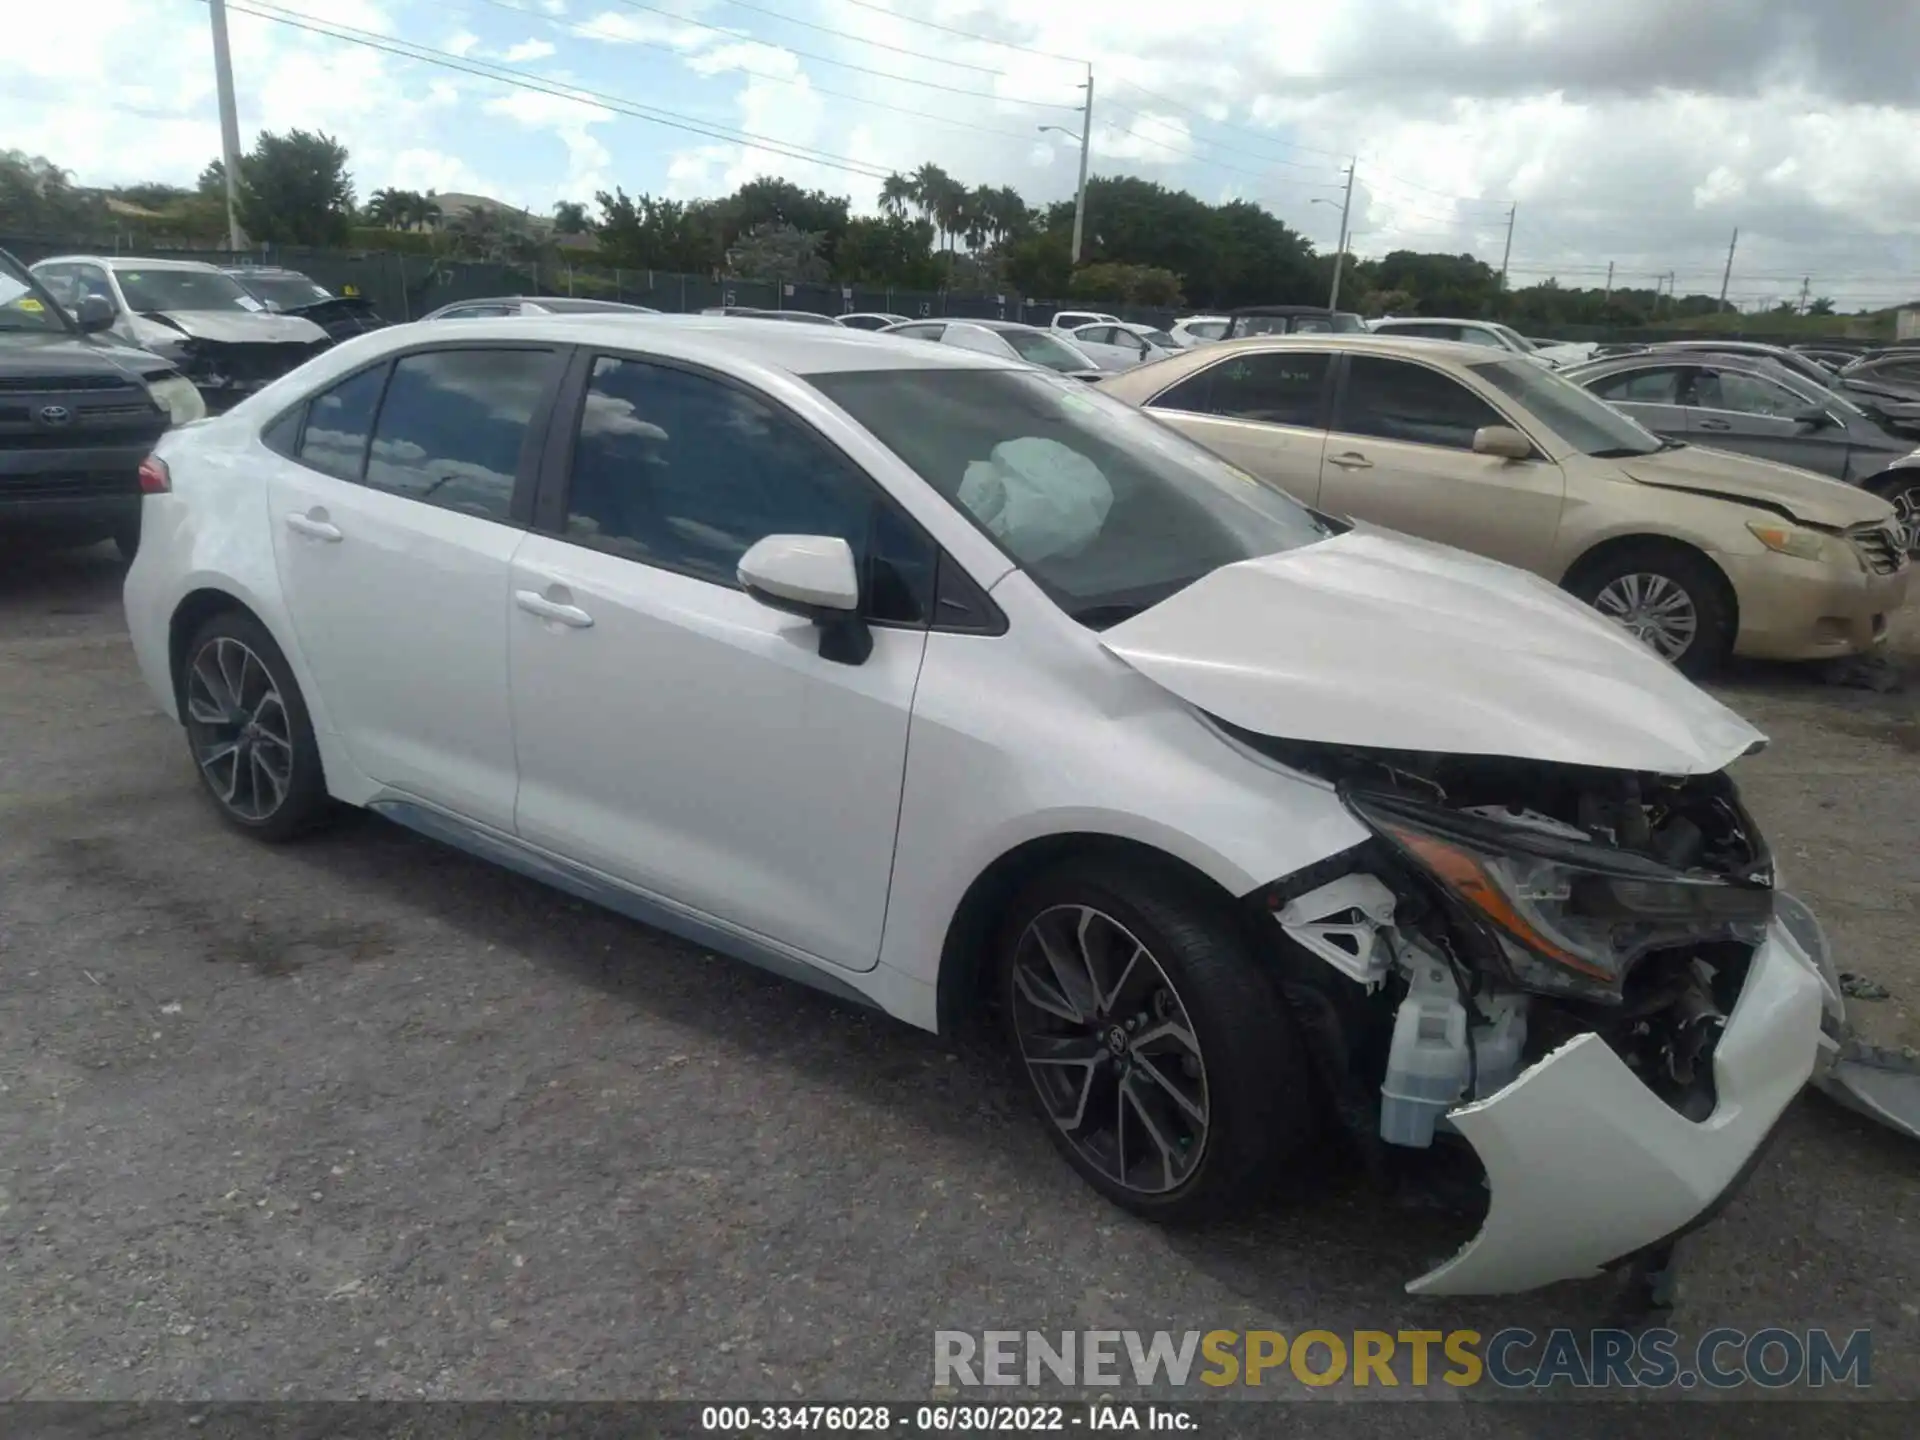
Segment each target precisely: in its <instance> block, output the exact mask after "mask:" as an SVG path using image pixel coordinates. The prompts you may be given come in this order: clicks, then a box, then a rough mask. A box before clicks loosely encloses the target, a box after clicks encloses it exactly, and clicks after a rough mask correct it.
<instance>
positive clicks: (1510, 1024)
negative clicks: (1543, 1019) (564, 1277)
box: [1473, 995, 1527, 1100]
mask: <svg viewBox="0 0 1920 1440" xmlns="http://www.w3.org/2000/svg"><path fill="white" fill-rule="evenodd" d="M1479 1005H1480V1012H1481V1013H1482V1014H1483V1015H1485V1016H1486V1017H1487V1023H1486V1024H1484V1025H1476V1026H1474V1027H1473V1098H1474V1099H1476V1100H1485V1099H1486V1098H1487V1097H1488V1096H1489V1095H1494V1094H1497V1093H1498V1092H1499V1091H1501V1090H1503V1089H1505V1088H1506V1086H1507V1085H1508V1084H1509V1083H1511V1082H1512V1080H1513V1077H1514V1076H1515V1075H1517V1074H1518V1073H1519V1072H1520V1051H1521V1049H1522V1048H1523V1047H1524V1046H1525V1045H1526V1043H1527V1000H1526V997H1525V996H1524V995H1502V996H1501V997H1499V998H1498V999H1496V1000H1481V1001H1480V1002H1479Z"/></svg>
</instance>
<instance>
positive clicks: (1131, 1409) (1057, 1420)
mask: <svg viewBox="0 0 1920 1440" xmlns="http://www.w3.org/2000/svg"><path fill="white" fill-rule="evenodd" d="M700 1428H701V1429H702V1430H703V1431H711V1432H718V1433H720V1434H765V1433H769V1432H773V1431H779V1430H827V1431H838V1432H848V1431H856V1432H857V1431H870V1432H878V1431H888V1430H899V1431H905V1432H910V1433H913V1434H945V1433H959V1434H978V1433H980V1432H982V1431H994V1432H1004V1433H1007V1434H1014V1433H1019V1432H1026V1431H1032V1432H1039V1433H1046V1432H1053V1431H1058V1432H1065V1431H1070V1430H1139V1431H1154V1432H1159V1433H1161V1434H1179V1433H1189V1434H1190V1433H1192V1432H1195V1431H1197V1430H1198V1429H1199V1428H1200V1420H1199V1417H1198V1416H1197V1415H1196V1414H1195V1413H1194V1411H1193V1410H1192V1409H1191V1408H1188V1407H1183V1406H1179V1405H1150V1404H1145V1403H1140V1404H1134V1403H1130V1402H1127V1401H1112V1400H1096V1401H1091V1402H1083V1403H1078V1404H1073V1405H1049V1404H1041V1405H970V1404H966V1403H964V1402H963V1403H959V1404H952V1405H912V1404H906V1405H786V1404H782V1405H705V1406H702V1407H701V1410H700Z"/></svg>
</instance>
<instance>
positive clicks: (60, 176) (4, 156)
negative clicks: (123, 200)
mask: <svg viewBox="0 0 1920 1440" xmlns="http://www.w3.org/2000/svg"><path fill="white" fill-rule="evenodd" d="M0 217H4V219H3V221H0V229H6V230H9V231H15V232H18V231H25V232H28V233H31V234H42V235H54V236H61V237H66V236H74V237H78V236H81V235H88V234H98V233H104V232H105V231H106V230H107V229H109V228H110V226H109V224H108V218H107V214H106V207H105V206H103V205H102V204H101V203H100V201H99V200H98V199H97V198H96V197H94V196H91V195H87V194H84V193H82V192H81V191H80V190H79V189H77V188H76V187H75V185H74V183H73V176H72V175H71V174H70V173H69V172H67V171H66V170H64V169H62V168H61V167H60V166H58V165H55V164H54V163H53V162H52V161H51V160H48V159H47V158H46V157H45V156H44V155H29V154H27V153H25V152H24V151H21V150H0Z"/></svg>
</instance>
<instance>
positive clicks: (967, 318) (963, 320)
mask: <svg viewBox="0 0 1920 1440" xmlns="http://www.w3.org/2000/svg"><path fill="white" fill-rule="evenodd" d="M1061 313H1062V314H1066V315H1075V314H1091V313H1092V312H1091V311H1075V310H1066V311H1062V312H1061ZM939 320H944V321H945V322H946V323H947V324H949V325H978V326H979V327H980V328H981V329H982V330H1044V328H1045V327H1043V326H1040V325H1028V324H1024V323H1023V322H1021V321H1019V320H986V319H981V318H979V317H976V316H973V315H929V316H927V317H926V319H925V320H924V321H915V322H913V323H915V324H931V323H933V322H934V321H939ZM1093 323H1094V324H1096V325H1100V324H1104V323H1106V322H1104V321H1100V320H1096V321H1094V322H1093Z"/></svg>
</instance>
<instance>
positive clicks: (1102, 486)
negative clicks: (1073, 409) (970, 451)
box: [959, 436, 1113, 564]
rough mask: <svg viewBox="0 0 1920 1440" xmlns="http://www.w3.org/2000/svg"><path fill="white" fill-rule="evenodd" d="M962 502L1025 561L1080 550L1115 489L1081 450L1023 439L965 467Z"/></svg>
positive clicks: (1100, 522) (1101, 519) (1096, 528)
mask: <svg viewBox="0 0 1920 1440" xmlns="http://www.w3.org/2000/svg"><path fill="white" fill-rule="evenodd" d="M959 499H960V503H961V504H962V505H964V506H966V508H967V511H968V512H969V513H970V514H971V515H973V516H974V518H975V519H977V520H979V521H980V523H981V524H982V525H985V526H986V527H987V529H988V530H989V531H990V532H992V534H993V535H994V536H995V537H996V538H998V539H999V540H1000V541H1001V542H1002V543H1004V544H1005V545H1006V547H1007V549H1008V550H1009V551H1010V552H1011V553H1012V554H1013V557H1014V559H1016V560H1018V561H1019V562H1020V563H1022V564H1032V563H1033V562H1034V561H1036V560H1045V559H1046V558H1047V557H1048V556H1051V555H1073V554H1076V553H1078V552H1079V551H1080V550H1082V549H1084V548H1085V547H1086V545H1087V544H1088V542H1090V541H1091V540H1092V539H1093V538H1094V537H1095V536H1096V535H1098V534H1099V533H1100V527H1101V526H1102V525H1104V524H1106V522H1107V511H1109V510H1110V509H1112V508H1113V487H1112V486H1111V485H1109V484H1108V483H1107V477H1106V476H1105V475H1103V474H1101V473H1100V467H1099V466H1098V465H1095V464H1094V463H1093V462H1092V461H1091V460H1089V459H1087V457H1086V456H1084V455H1082V454H1081V453H1080V452H1079V451H1077V450H1073V449H1070V448H1068V447H1067V446H1065V445H1062V444H1061V443H1060V442H1059V441H1057V440H1042V439H1039V438H1037V437H1031V436H1030V437H1026V438H1023V439H1019V440H1007V441H1004V442H1002V443H1001V444H999V445H996V446H994V447H993V453H992V454H991V455H990V456H989V457H988V458H987V459H985V460H975V461H973V462H972V463H971V464H969V465H968V466H967V473H966V476H965V478H964V479H962V480H961V482H960V490H959Z"/></svg>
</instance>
